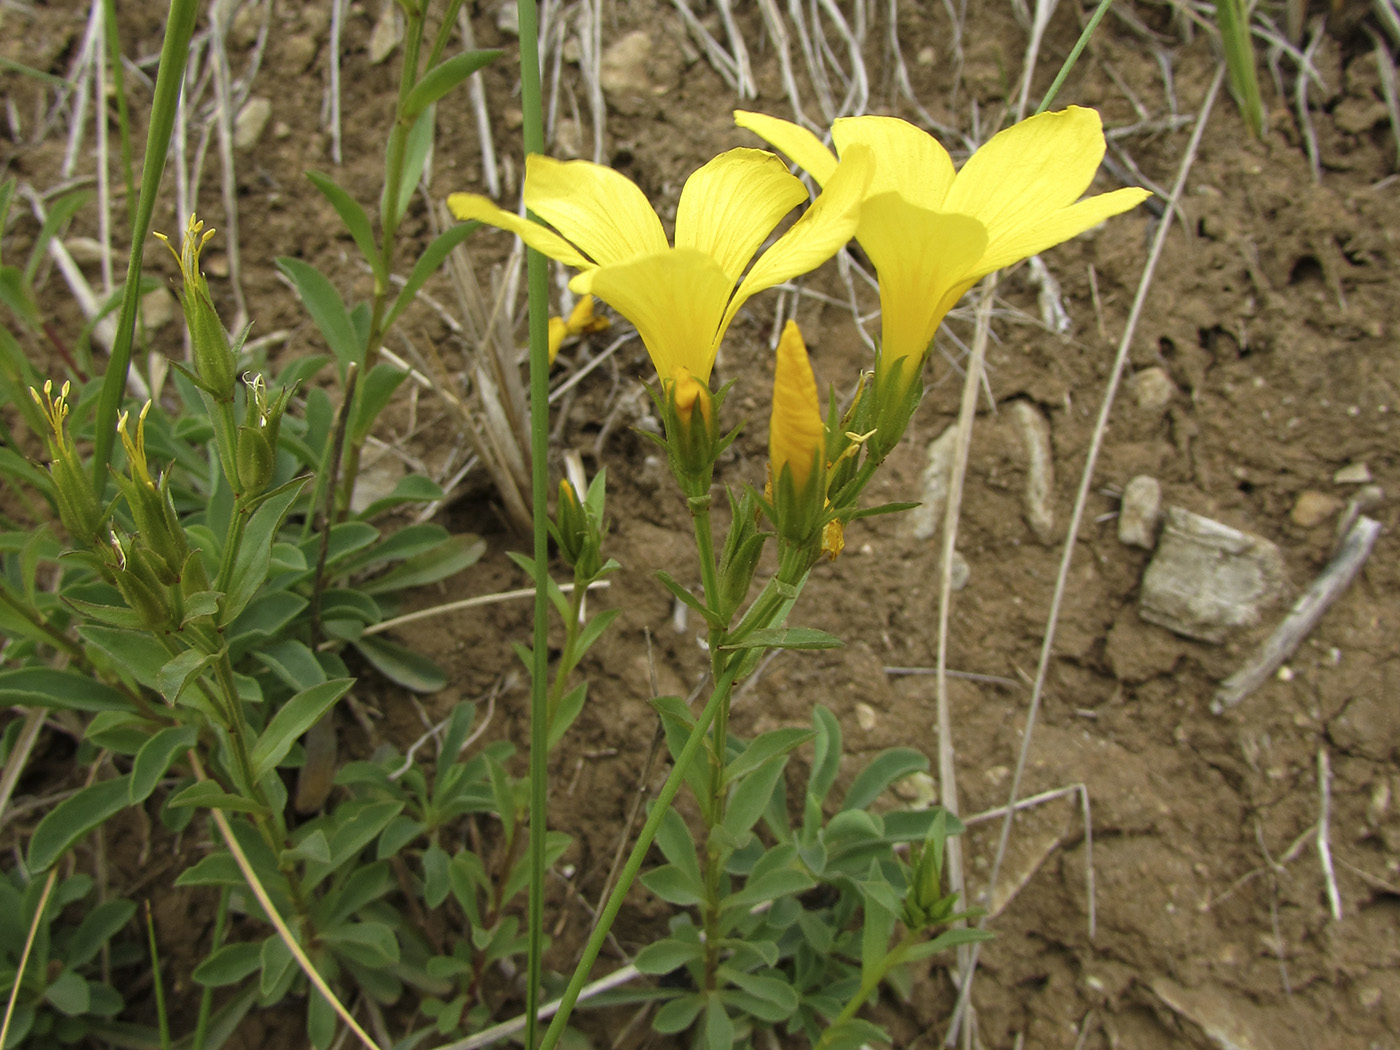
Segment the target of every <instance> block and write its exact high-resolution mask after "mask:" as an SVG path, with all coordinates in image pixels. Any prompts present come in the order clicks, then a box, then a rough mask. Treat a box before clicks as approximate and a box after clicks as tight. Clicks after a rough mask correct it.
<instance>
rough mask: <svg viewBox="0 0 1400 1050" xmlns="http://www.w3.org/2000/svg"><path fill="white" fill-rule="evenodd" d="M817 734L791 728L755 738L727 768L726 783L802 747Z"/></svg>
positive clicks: (774, 730) (772, 731) (771, 731)
mask: <svg viewBox="0 0 1400 1050" xmlns="http://www.w3.org/2000/svg"><path fill="white" fill-rule="evenodd" d="M814 736H816V733H814V732H813V731H812V730H810V729H802V728H800V727H791V728H787V729H773V730H770V731H769V732H767V733H762V734H760V735H759V736H757V737H755V738H754V740H753V742H752V743H751V744H749V746H748V747H746V748H744V750H743V751H742V752H741V753H740V755H739V757H738V758H736V759H734V760H733V761H732V762H730V763H729V765H728V766H726V767H725V770H724V779H725V781H726V783H729V784H733V783H735V782H737V781H738V780H740V779H742V778H743V777H745V776H747V775H748V774H749V773H751V772H753V771H754V770H755V769H757V768H758V767H759V766H761V765H763V764H764V763H765V762H767V761H768V760H769V759H770V758H773V757H774V756H776V755H786V754H789V753H790V752H792V751H793V750H795V749H796V748H799V747H801V746H802V745H803V744H805V743H806V742H807V741H808V740H811V739H812V738H813V737H814Z"/></svg>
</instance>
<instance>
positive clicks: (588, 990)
mask: <svg viewBox="0 0 1400 1050" xmlns="http://www.w3.org/2000/svg"><path fill="white" fill-rule="evenodd" d="M639 976H641V974H640V972H639V971H638V970H637V968H636V967H635V966H632V965H631V964H628V965H627V966H624V967H622V968H621V969H620V970H615V971H613V972H612V973H610V974H608V975H607V976H606V977H600V978H598V979H597V980H596V981H594V982H593V983H592V984H590V985H587V986H586V987H585V988H584V989H583V991H581V992H579V995H578V1001H579V1002H581V1003H582V1002H587V1001H588V1000H589V999H592V998H593V997H594V996H597V995H602V994H603V993H604V992H610V991H612V990H613V989H614V988H621V987H622V986H623V985H624V984H627V983H628V982H630V981H634V980H636V979H637V978H638V977H639ZM561 1002H563V1000H562V999H555V1000H554V1001H553V1002H548V1003H545V1004H544V1005H543V1006H541V1007H540V1009H539V1013H537V1014H536V1015H535V1019H536V1020H538V1021H547V1020H549V1019H550V1018H551V1017H553V1016H554V1015H555V1013H557V1012H558V1010H559V1004H560V1003H561ZM524 1030H525V1015H524V1014H521V1015H520V1016H519V1017H513V1018H511V1019H510V1020H509V1021H502V1022H501V1023H500V1024H497V1025H492V1026H491V1027H490V1028H487V1029H484V1030H483V1031H480V1032H477V1033H476V1034H475V1035H472V1036H468V1037H467V1038H466V1039H459V1040H458V1041H457V1042H455V1043H444V1044H443V1045H442V1046H437V1047H433V1050H480V1048H481V1047H484V1046H491V1045H492V1044H493V1043H499V1042H500V1041H501V1040H503V1039H509V1038H510V1037H511V1036H514V1035H517V1034H519V1033H520V1032H523V1031H524Z"/></svg>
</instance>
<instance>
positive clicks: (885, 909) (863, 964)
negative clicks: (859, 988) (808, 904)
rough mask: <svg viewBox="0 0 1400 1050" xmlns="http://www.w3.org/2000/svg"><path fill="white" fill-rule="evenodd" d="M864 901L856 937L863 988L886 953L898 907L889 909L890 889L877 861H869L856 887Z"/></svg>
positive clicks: (887, 952) (875, 971)
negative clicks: (865, 874) (868, 866)
mask: <svg viewBox="0 0 1400 1050" xmlns="http://www.w3.org/2000/svg"><path fill="white" fill-rule="evenodd" d="M860 891H861V895H862V896H863V897H864V898H865V915H864V919H863V921H862V927H861V937H860V979H861V983H862V984H863V985H865V984H869V983H871V982H872V981H873V980H874V977H875V974H876V973H877V972H878V970H879V967H880V964H881V963H883V962H884V960H885V956H886V955H888V954H889V950H890V936H891V934H893V933H894V923H895V917H896V913H897V912H898V907H895V908H891V907H890V905H891V904H892V903H895V902H894V901H893V900H892V896H893V890H892V889H891V888H890V885H889V883H888V882H886V881H885V877H884V875H883V874H882V873H881V871H880V865H879V862H877V861H873V860H872V861H871V862H870V873H869V875H868V876H867V878H866V881H864V882H862V883H861V884H860Z"/></svg>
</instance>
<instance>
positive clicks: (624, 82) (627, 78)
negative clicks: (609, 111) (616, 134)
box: [598, 29, 653, 112]
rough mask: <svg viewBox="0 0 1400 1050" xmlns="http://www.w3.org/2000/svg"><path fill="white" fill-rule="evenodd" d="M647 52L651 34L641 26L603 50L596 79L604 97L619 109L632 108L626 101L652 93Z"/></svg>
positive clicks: (649, 46)
mask: <svg viewBox="0 0 1400 1050" xmlns="http://www.w3.org/2000/svg"><path fill="white" fill-rule="evenodd" d="M651 52H652V43H651V34H650V33H648V32H647V31H646V30H645V29H634V30H633V31H632V32H630V33H628V34H626V35H625V36H623V37H622V38H621V39H619V40H618V41H616V42H615V43H613V44H612V45H610V46H609V47H608V48H607V50H605V51H604V52H603V58H602V61H601V62H600V63H599V70H598V80H599V83H600V84H601V85H602V88H603V94H604V95H606V96H607V97H608V101H609V102H611V103H613V105H615V106H619V108H622V111H623V112H628V111H629V110H630V109H633V108H635V106H634V105H629V103H632V102H633V101H634V100H636V99H638V98H643V97H647V96H650V95H651V94H652V91H653V85H652V82H651V78H650V77H649V76H648V75H647V59H648V58H649V57H650V56H651Z"/></svg>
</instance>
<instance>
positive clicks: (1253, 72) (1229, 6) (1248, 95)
mask: <svg viewBox="0 0 1400 1050" xmlns="http://www.w3.org/2000/svg"><path fill="white" fill-rule="evenodd" d="M1215 17H1216V19H1217V20H1218V21H1219V22H1220V43H1221V46H1222V47H1223V48H1224V49H1225V68H1226V70H1227V71H1228V72H1229V74H1230V93H1231V94H1232V95H1234V96H1235V102H1236V103H1237V104H1238V105H1239V107H1240V115H1241V116H1243V117H1244V122H1245V123H1246V124H1247V125H1249V130H1250V131H1252V132H1254V135H1255V137H1256V138H1257V137H1259V136H1260V135H1263V134H1264V102H1263V100H1262V99H1261V98H1260V97H1259V71H1258V69H1257V68H1256V67H1255V64H1254V41H1253V40H1251V39H1250V36H1249V12H1248V11H1247V10H1245V6H1244V0H1216V4H1215Z"/></svg>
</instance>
